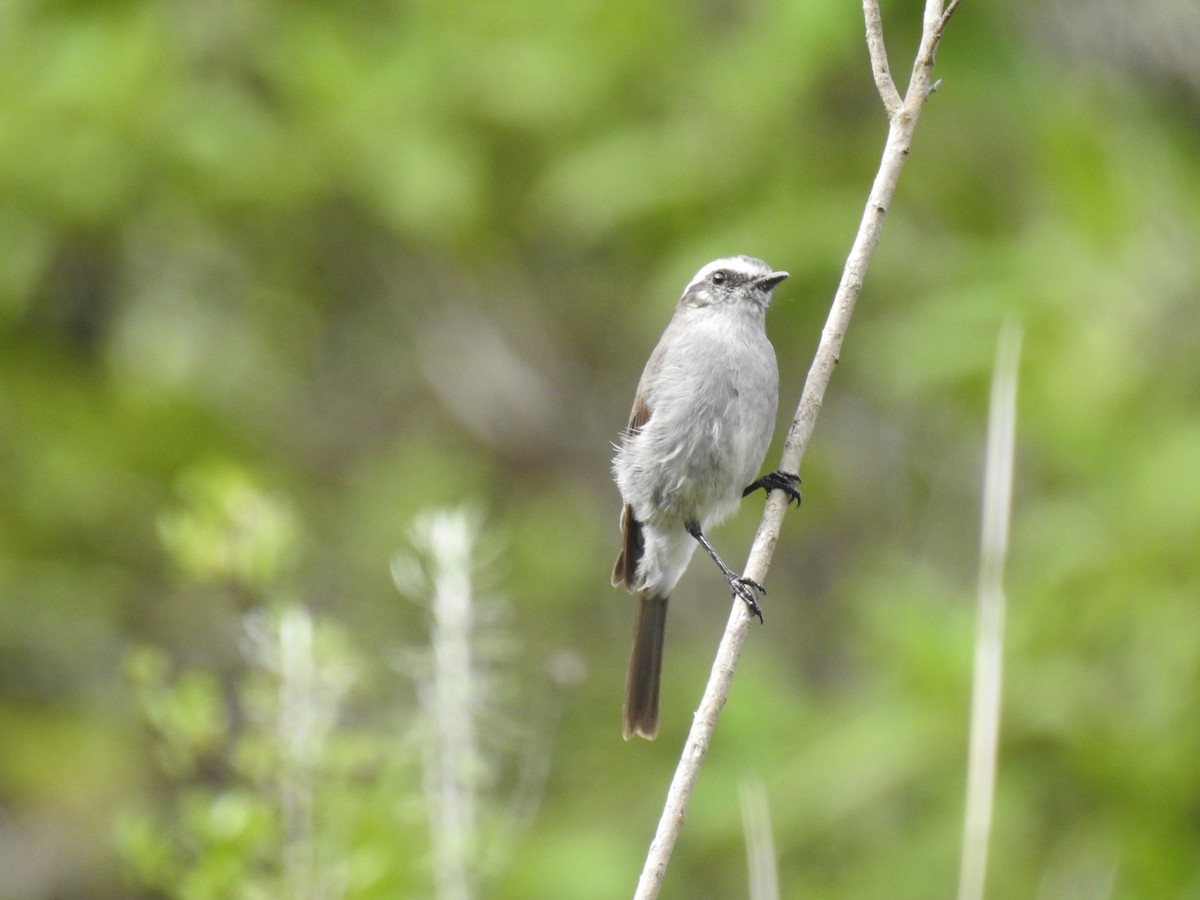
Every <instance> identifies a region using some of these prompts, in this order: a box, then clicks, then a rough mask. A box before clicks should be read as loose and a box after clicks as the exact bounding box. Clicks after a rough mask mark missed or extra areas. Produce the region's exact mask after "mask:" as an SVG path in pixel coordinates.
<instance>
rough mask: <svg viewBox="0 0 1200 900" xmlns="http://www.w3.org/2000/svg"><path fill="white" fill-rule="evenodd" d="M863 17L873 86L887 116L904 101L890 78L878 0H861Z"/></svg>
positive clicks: (894, 112) (891, 114)
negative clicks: (865, 23)
mask: <svg viewBox="0 0 1200 900" xmlns="http://www.w3.org/2000/svg"><path fill="white" fill-rule="evenodd" d="M863 18H864V19H866V21H867V51H868V52H869V53H870V54H871V71H872V73H873V74H874V75H875V87H876V88H878V89H879V97H880V99H881V100H883V108H884V109H885V110H887V114H888V118H889V119H890V118H892V117H893V116H895V115H896V114H897V113H898V112H900V107H901V106H902V105H903V104H904V101H903V100H901V99H900V92H899V91H898V90H896V82H894V81H893V80H892V70H891V69H890V68H889V67H888V57H887V48H886V47H885V46H884V45H883V18H882V17H881V16H880V15H879V0H863Z"/></svg>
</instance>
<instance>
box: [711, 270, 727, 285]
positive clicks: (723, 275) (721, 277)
mask: <svg viewBox="0 0 1200 900" xmlns="http://www.w3.org/2000/svg"><path fill="white" fill-rule="evenodd" d="M728 280H729V273H728V272H724V271H720V272H713V274H712V283H713V284H724V283H725V282H726V281H728Z"/></svg>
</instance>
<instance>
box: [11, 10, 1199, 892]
mask: <svg viewBox="0 0 1200 900" xmlns="http://www.w3.org/2000/svg"><path fill="white" fill-rule="evenodd" d="M884 17H885V26H886V29H887V37H888V43H889V49H890V51H891V55H892V64H893V69H894V71H895V72H896V74H897V76H898V79H899V80H900V81H901V82H903V81H904V78H905V76H906V74H907V71H908V69H909V66H910V61H911V58H912V53H913V51H914V49H915V41H916V38H917V33H918V29H919V23H920V18H921V9H920V5H919V4H917V3H915V2H891V3H886V4H885V7H884ZM862 36H863V25H862V19H861V10H860V8H859V6H858V4H856V3H853V2H833V0H811V2H806V3H796V2H784V0H763V2H723V0H708V2H702V3H676V2H669V0H641V2H633V0H608V2H604V3H600V2H592V0H585V2H575V3H570V4H545V3H532V2H496V3H461V2H454V0H439V2H391V3H389V2H370V3H368V2H364V0H350V2H342V3H336V4H332V3H318V2H290V3H288V2H283V0H241V2H237V0H216V2H211V3H203V4H201V3H184V2H177V0H162V2H148V0H105V2H83V0H75V2H70V0H61V2H36V0H15V2H8V3H4V4H3V5H0V882H2V883H3V884H2V886H0V894H3V896H5V897H10V898H22V900H23V898H73V897H88V898H109V897H114V898H115V897H154V896H183V897H333V896H349V897H431V896H435V894H434V891H435V881H436V878H435V873H436V871H437V870H438V868H439V864H438V863H437V862H436V859H437V856H436V854H435V853H434V851H433V849H432V848H431V839H430V837H429V833H430V831H429V827H428V824H427V820H428V818H429V814H430V803H431V802H430V801H429V800H427V799H426V798H427V796H428V795H429V788H430V778H431V776H430V771H431V768H430V763H431V751H430V747H434V746H437V745H436V743H432V741H433V739H432V738H431V734H432V732H431V726H430V724H429V716H428V713H427V711H423V710H427V709H428V704H425V705H422V698H423V697H424V698H426V699H427V697H428V694H429V684H430V682H429V672H430V669H429V656H430V655H429V653H428V652H426V651H424V650H422V648H423V647H424V645H426V644H427V643H428V639H429V638H428V636H429V629H430V618H431V614H430V610H429V608H428V603H427V602H426V601H424V600H420V599H419V598H420V597H421V596H422V593H423V588H422V585H426V586H428V583H429V581H430V580H431V579H433V580H436V577H437V572H438V569H437V565H438V564H437V561H436V559H434V556H436V553H434V552H433V550H432V549H431V542H432V543H436V541H433V540H432V539H431V538H430V533H431V527H430V526H429V524H428V519H427V518H422V517H423V516H427V514H428V512H429V511H430V510H437V509H456V508H458V507H460V506H461V505H462V504H464V503H466V504H468V505H469V507H470V509H471V510H473V513H472V515H473V516H474V519H473V521H475V522H476V523H477V528H478V531H479V532H480V535H479V543H478V546H477V547H476V548H475V550H474V551H473V554H474V558H475V563H474V569H473V571H474V576H475V581H474V591H475V593H476V595H477V598H478V604H479V616H480V617H481V620H482V621H481V624H480V625H479V627H478V629H477V631H478V633H477V635H476V638H477V640H478V642H477V645H476V652H477V653H478V654H479V655H478V657H477V660H476V665H475V668H476V670H477V672H478V673H479V674H480V678H481V682H480V683H481V684H483V685H484V688H483V689H482V691H483V694H485V695H486V703H483V702H482V701H481V703H480V708H479V710H478V713H479V715H478V718H477V721H475V723H474V724H475V726H476V727H477V729H478V743H479V751H478V754H477V758H476V759H475V760H474V762H473V766H474V767H473V768H472V770H471V771H470V772H469V773H467V774H466V775H465V776H464V777H463V778H464V784H465V786H466V788H467V789H468V790H469V792H470V794H471V796H472V798H473V799H472V802H473V803H475V804H476V808H475V813H474V820H473V821H475V822H476V828H475V835H474V838H473V840H475V841H476V843H475V844H474V845H473V847H472V850H471V853H470V854H468V856H469V858H470V860H471V861H470V867H471V873H470V878H471V879H473V880H474V881H475V883H476V885H477V889H478V894H479V895H480V896H489V897H498V898H530V897H537V898H541V897H547V898H550V897H554V898H561V897H571V898H584V900H587V898H609V897H619V896H628V895H629V894H630V893H631V892H632V888H633V884H634V882H635V880H636V876H637V873H638V872H639V871H640V866H641V861H642V859H643V856H644V853H645V849H646V845H647V843H648V841H649V838H650V836H651V834H652V832H653V828H654V826H655V823H656V821H657V813H658V811H659V810H660V808H661V804H662V800H663V797H664V794H665V791H666V786H667V782H668V780H669V778H670V775H671V773H672V771H673V768H674V763H675V761H676V759H677V756H678V752H679V749H680V746H681V741H682V738H683V735H684V733H685V730H686V728H687V726H688V724H689V722H690V713H691V711H692V710H693V709H694V707H695V704H696V702H697V700H698V698H699V695H700V692H701V690H702V688H703V684H704V682H705V679H706V677H707V673H708V664H709V661H710V660H711V655H712V651H713V649H714V647H715V643H716V640H717V637H718V635H719V633H720V630H721V628H722V627H723V624H724V622H725V619H726V613H727V610H728V601H727V597H726V594H725V592H724V590H723V588H722V584H723V582H722V581H721V579H720V577H719V576H718V575H717V573H716V572H715V570H713V568H712V567H710V566H707V565H704V564H703V563H701V564H698V565H694V566H693V571H691V572H689V574H688V575H687V577H686V578H685V579H684V581H683V582H682V583H681V585H680V587H679V589H678V591H677V592H676V596H675V598H674V599H673V601H672V616H671V623H670V628H669V636H668V646H667V660H666V671H665V673H664V685H663V721H662V731H661V734H660V737H659V739H658V740H657V741H656V742H654V743H645V742H634V743H629V744H626V743H623V742H622V741H621V740H620V722H619V717H620V705H621V694H622V686H623V680H624V666H625V663H626V654H627V651H628V640H629V636H630V634H631V629H632V616H633V602H632V600H631V598H629V597H627V596H626V595H624V594H623V593H619V592H617V591H614V590H613V589H611V588H610V587H609V586H608V575H609V571H610V566H611V563H612V558H613V556H614V554H615V552H616V549H617V534H616V520H617V513H618V501H617V495H616V491H615V488H614V487H613V485H612V483H611V480H610V476H609V472H608V464H609V458H610V454H611V447H610V442H611V441H612V440H614V439H615V438H616V436H617V435H618V433H619V431H620V429H621V427H622V426H623V424H624V422H625V418H626V415H627V412H628V407H629V403H630V400H631V397H632V394H633V389H634V386H635V384H636V381H637V377H638V375H639V373H640V371H641V366H642V364H643V362H644V360H645V358H646V356H647V354H648V353H649V351H650V349H651V348H652V347H653V345H654V343H655V341H656V340H657V338H658V335H659V332H660V331H661V329H662V327H663V326H664V324H665V323H666V321H667V319H668V317H669V316H670V313H671V309H672V306H673V303H674V301H675V299H676V298H677V297H678V295H679V292H680V290H681V289H682V286H683V285H684V284H685V283H686V282H687V280H688V279H689V278H690V277H691V275H692V274H693V273H694V272H695V270H696V269H697V268H699V267H700V265H702V264H703V263H705V262H707V261H708V260H710V259H712V258H714V257H716V256H721V255H726V254H730V253H749V254H752V255H755V256H760V257H762V258H764V259H766V260H768V261H769V262H770V263H771V264H772V265H774V266H777V267H780V268H785V269H787V270H789V271H790V272H791V273H792V278H791V279H790V280H789V281H788V282H786V283H785V284H784V285H783V287H782V288H781V289H780V290H779V291H777V294H776V301H775V304H774V307H773V309H772V310H771V313H770V316H769V319H768V330H769V332H770V334H771V337H772V339H773V341H774V344H775V346H776V348H777V351H778V354H779V357H780V369H781V373H782V389H781V397H782V399H781V410H780V421H781V425H780V428H779V432H780V435H782V432H783V430H784V427H785V425H786V422H787V420H788V419H789V418H790V414H791V410H792V409H793V408H794V405H795V401H796V399H797V398H798V396H799V393H800V386H801V382H802V379H803V377H804V375H805V373H806V370H807V366H808V364H809V362H810V360H811V357H812V353H813V350H814V348H815V346H816V342H817V338H818V335H819V332H820V328H821V325H822V323H823V321H824V317H825V315H826V312H827V308H828V303H829V300H830V298H831V296H832V294H833V290H834V287H835V285H836V281H837V278H838V275H839V273H840V270H841V266H842V263H843V261H844V258H845V254H846V252H847V251H848V249H849V246H850V242H851V240H852V237H853V234H854V230H855V228H856V225H857V221H858V218H859V215H860V213H861V210H862V205H863V202H864V200H865V198H866V193H867V189H868V187H869V185H870V181H871V178H872V177H873V174H874V172H875V169H876V165H877V162H878V157H879V153H880V150H881V148H882V142H883V138H884V135H885V131H886V122H885V119H884V116H883V113H882V110H881V105H880V103H879V100H878V98H877V96H876V94H875V89H874V85H873V83H872V80H871V75H870V68H869V65H868V60H867V56H866V51H865V47H864V44H863V39H862ZM1198 60H1200V8H1198V7H1197V6H1196V5H1195V4H1194V3H1192V2H1190V0H1152V2H1149V3H1144V4H1125V3H1122V2H1120V0H1068V2H1063V3H1055V4H1049V5H1047V4H1036V3H1032V2H1028V0H1020V2H1014V3H1004V4H997V3H981V2H976V0H966V2H964V3H963V5H962V7H961V8H960V9H959V11H958V13H957V14H956V17H955V19H954V20H953V22H952V23H951V25H950V28H949V30H948V32H947V34H946V38H945V41H944V44H943V46H942V49H941V51H940V53H939V56H938V65H937V73H936V74H937V75H938V76H940V77H941V78H943V79H944V82H943V84H942V86H941V88H940V90H939V91H938V92H937V93H936V94H935V95H934V96H933V97H932V99H931V101H930V103H929V104H928V106H927V107H926V109H925V112H924V115H923V116H922V119H921V121H920V124H919V127H918V130H917V135H916V141H915V145H914V148H913V154H912V156H911V158H910V160H909V162H908V165H907V168H906V170H905V172H904V174H903V177H902V180H901V184H900V189H899V192H898V194H897V197H896V200H895V202H894V204H893V206H892V209H891V211H890V215H889V218H888V221H887V225H886V228H885V231H884V236H883V242H882V245H881V247H880V249H879V252H878V254H877V255H876V258H875V260H874V263H873V265H872V267H871V270H870V273H869V276H868V279H867V283H866V287H865V290H864V293H863V296H862V299H861V302H860V304H859V308H858V311H857V313H856V316H855V320H854V321H853V323H852V326H851V329H850V332H849V334H848V337H847V340H846V344H845V347H844V352H843V353H842V358H841V366H840V367H839V369H838V371H837V372H836V373H835V377H834V380H833V383H832V387H831V390H830V392H829V393H828V395H827V396H826V398H825V405H824V409H823V412H822V415H821V418H820V420H819V422H818V423H817V428H816V433H815V435H814V438H813V442H812V444H811V447H810V451H809V453H808V456H807V458H806V460H805V463H804V468H803V473H802V474H803V476H804V498H805V499H804V505H803V508H802V509H801V510H800V511H799V512H794V511H793V512H792V513H791V514H789V516H788V518H787V520H786V522H785V526H784V532H783V536H782V540H781V542H780V544H779V548H778V550H777V552H776V554H775V561H774V566H773V568H772V570H771V573H770V578H769V582H768V584H769V588H770V594H769V596H768V598H767V603H766V606H765V612H766V624H765V626H764V627H755V628H754V630H753V631H752V633H751V637H750V640H749V642H748V643H747V645H746V649H745V652H744V655H743V658H742V662H741V666H740V669H739V671H738V673H737V677H736V680H735V683H734V689H733V693H732V696H731V698H730V700H729V703H728V705H727V707H726V708H725V711H724V714H723V717H722V720H721V722H720V726H719V729H718V733H717V735H716V739H715V742H714V744H713V747H712V750H711V756H710V759H709V762H708V764H707V766H706V768H705V770H704V772H703V774H702V776H701V780H700V783H699V786H698V789H697V791H696V794H695V797H694V800H693V804H692V808H691V811H690V813H689V817H688V820H687V823H686V827H685V829H684V832H683V837H682V840H681V842H680V844H679V847H678V850H677V852H676V855H675V858H674V860H673V863H672V866H671V868H670V870H669V872H668V876H667V881H666V886H665V889H664V893H663V896H664V897H674V898H684V897H687V898H694V897H742V896H746V894H747V888H746V872H745V870H746V864H745V861H744V860H745V850H744V842H743V839H742V822H741V814H740V810H739V802H738V793H739V786H740V785H742V784H743V783H745V782H747V781H750V782H753V781H755V780H758V781H761V782H762V784H763V785H764V786H765V788H766V793H767V796H768V798H769V801H770V807H771V817H772V825H773V829H774V836H775V844H776V848H777V851H778V854H779V867H780V879H781V884H782V889H783V895H784V896H785V897H822V898H843V897H844V898H862V897H889V898H928V897H945V896H948V895H950V894H951V893H952V892H953V889H954V885H955V883H956V880H957V870H958V856H959V842H960V830H961V806H962V797H963V776H964V772H965V749H966V730H967V718H968V715H967V713H968V697H969V679H970V672H971V648H970V644H971V638H972V632H973V616H974V588H975V571H976V561H977V533H978V525H977V521H978V514H979V497H980V483H981V459H982V443H983V435H984V430H985V422H986V397H987V385H988V379H989V373H990V366H991V362H992V355H993V348H994V344H995V340H996V337H997V334H998V331H999V328H1000V325H1001V323H1002V321H1003V320H1004V319H1005V318H1006V317H1008V316H1015V317H1016V318H1017V319H1018V320H1019V321H1020V323H1021V324H1022V325H1023V327H1024V329H1025V344H1024V355H1023V359H1022V366H1021V382H1020V399H1019V421H1018V427H1019V433H1018V471H1017V477H1016V489H1015V507H1014V515H1013V535H1012V552H1011V559H1010V566H1009V572H1008V587H1009V596H1010V614H1009V621H1008V626H1009V628H1008V634H1007V640H1006V649H1007V658H1006V683H1005V695H1004V712H1003V715H1004V719H1003V726H1002V746H1001V756H1000V770H999V784H998V788H997V808H996V819H995V828H994V835H993V841H992V866H991V873H990V878H989V887H990V895H991V896H994V897H1022V898H1024V897H1036V898H1043V897H1044V898H1075V897H1079V898H1098V897H1106V896H1113V897H1129V898H1143V897H1144V898H1163V897H1200V692H1198V690H1197V689H1198V687H1200V603H1198V602H1197V601H1198V600H1200V587H1198V585H1200V366H1198V365H1197V356H1198V351H1197V347H1198V338H1200V305H1198V303H1197V299H1198V297H1197V294H1198V289H1200V262H1198V259H1200V113H1198V110H1200V62H1198ZM778 443H779V437H777V440H776V445H778ZM776 453H777V449H773V450H772V451H771V456H769V457H768V463H767V465H768V466H772V465H773V463H772V460H774V459H775V458H776ZM760 509H761V499H758V498H755V499H754V500H753V501H750V502H747V503H746V504H745V506H744V508H743V511H742V513H741V514H740V515H739V516H738V517H737V519H736V520H735V521H732V522H731V523H729V524H728V525H726V526H724V527H723V528H721V529H720V530H719V531H718V532H717V533H716V534H715V535H714V536H713V537H714V540H715V543H716V545H717V546H718V548H720V549H721V550H722V552H723V554H724V555H725V556H726V558H727V559H729V560H731V562H740V561H741V560H742V559H744V554H745V550H746V548H747V547H748V545H749V541H750V538H751V536H752V534H753V531H754V528H755V526H756V524H757V520H758V512H759V510H760ZM414 521H416V522H417V523H418V524H417V525H416V526H414V525H413V523H414ZM421 522H424V523H425V524H424V525H422V524H421ZM414 529H415V530H414ZM397 554H400V557H399V562H394V558H396V556H397ZM393 568H394V569H395V570H396V578H395V579H394V578H393V574H392V571H391V570H392V569H393ZM398 585H400V586H401V587H405V588H406V592H407V593H408V594H410V595H416V596H417V597H418V602H413V600H412V599H411V597H406V596H405V592H402V591H401V590H400V589H399V588H398ZM426 593H427V592H426ZM289 648H290V649H289ZM297 648H299V650H297ZM292 651H296V653H298V654H299V655H298V656H295V654H293V656H295V658H294V659H293V656H289V653H292ZM289 659H292V662H289V661H288V660H289ZM295 659H299V660H300V662H299V664H298V668H297V667H296V666H295V665H293V663H294V662H295ZM289 666H291V668H289ZM297 685H299V686H300V687H297ZM301 688H303V689H301ZM297 697H299V698H300V699H299V700H297ZM433 761H434V762H436V760H433ZM433 805H434V806H435V807H436V805H437V804H436V802H435V803H434V804H433ZM441 812H444V810H441V811H438V810H437V809H435V810H434V815H435V819H436V816H437V815H440V814H441ZM442 892H443V893H442V896H449V895H450V894H449V893H448V892H447V890H446V888H445V886H444V885H443V887H442Z"/></svg>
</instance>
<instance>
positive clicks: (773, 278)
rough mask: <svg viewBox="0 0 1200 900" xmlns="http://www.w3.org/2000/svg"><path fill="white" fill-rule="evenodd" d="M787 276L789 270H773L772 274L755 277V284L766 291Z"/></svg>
mask: <svg viewBox="0 0 1200 900" xmlns="http://www.w3.org/2000/svg"><path fill="white" fill-rule="evenodd" d="M787 277H788V273H787V272H772V273H771V274H770V275H763V276H762V277H760V278H755V279H754V286H755V287H757V288H762V289H763V290H764V291H769V290H771V289H772V288H774V287H775V285H777V284H779V282H781V281H783V279H785V278H787Z"/></svg>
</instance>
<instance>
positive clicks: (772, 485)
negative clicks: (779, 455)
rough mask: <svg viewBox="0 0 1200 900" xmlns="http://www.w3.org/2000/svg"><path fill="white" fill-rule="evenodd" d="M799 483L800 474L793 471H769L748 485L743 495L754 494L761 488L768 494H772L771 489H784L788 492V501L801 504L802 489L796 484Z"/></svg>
mask: <svg viewBox="0 0 1200 900" xmlns="http://www.w3.org/2000/svg"><path fill="white" fill-rule="evenodd" d="M799 483H800V476H799V475H795V474H793V473H791V472H784V471H782V470H777V471H775V472H768V473H767V474H766V475H764V476H763V477H762V478H760V479H758V480H757V481H755V482H754V483H752V484H750V485H748V486H747V487H746V489H745V490H744V491H742V496H743V497H745V496H747V495H749V494H752V493H754V492H755V491H757V490H759V489H760V488H761V489H762V490H764V491H766V492H767V493H768V494H770V493H771V491H783V492H784V493H785V494H787V498H788V503H792V502H793V501H794V502H795V504H796V505H797V506H799V505H800V489H799V488H797V487H796V485H798V484H799Z"/></svg>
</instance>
